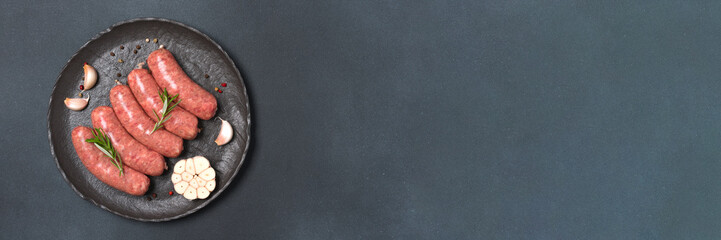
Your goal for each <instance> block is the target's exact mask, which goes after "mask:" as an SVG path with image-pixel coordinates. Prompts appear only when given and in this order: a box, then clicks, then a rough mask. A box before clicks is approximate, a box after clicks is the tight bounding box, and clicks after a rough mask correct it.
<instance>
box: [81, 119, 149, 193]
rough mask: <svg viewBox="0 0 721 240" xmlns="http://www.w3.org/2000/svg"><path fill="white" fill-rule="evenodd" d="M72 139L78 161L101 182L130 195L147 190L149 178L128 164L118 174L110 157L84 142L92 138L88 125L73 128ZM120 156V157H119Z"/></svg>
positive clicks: (91, 144)
mask: <svg viewBox="0 0 721 240" xmlns="http://www.w3.org/2000/svg"><path fill="white" fill-rule="evenodd" d="M71 134H72V139H73V146H74V147H75V152H77V153H78V157H80V161H81V162H82V163H83V165H85V167H86V168H87V169H88V171H90V173H92V174H93V175H95V177H96V178H98V179H99V180H100V181H101V182H104V183H105V184H107V185H109V186H111V187H113V188H115V189H118V190H120V191H123V192H126V193H128V194H131V195H136V196H142V195H143V194H145V192H147V191H148V187H149V186H150V179H149V178H148V177H147V176H145V175H143V174H142V173H140V172H138V171H135V170H133V169H131V168H129V167H128V166H123V175H122V176H120V172H119V171H118V168H116V167H115V165H113V163H111V162H110V161H111V159H110V158H109V157H107V156H105V154H103V152H101V151H100V150H98V148H97V147H95V144H93V143H89V142H85V139H89V138H93V133H92V130H91V129H90V128H88V127H84V126H78V127H75V129H73V132H72V133H71ZM121 158H122V157H121Z"/></svg>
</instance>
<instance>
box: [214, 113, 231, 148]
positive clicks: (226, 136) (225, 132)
mask: <svg viewBox="0 0 721 240" xmlns="http://www.w3.org/2000/svg"><path fill="white" fill-rule="evenodd" d="M220 121H223V123H222V124H221V126H220V132H219V133H218V137H217V138H215V144H218V146H221V145H225V144H226V143H228V142H230V139H233V126H230V123H228V121H225V120H223V119H222V118H220Z"/></svg>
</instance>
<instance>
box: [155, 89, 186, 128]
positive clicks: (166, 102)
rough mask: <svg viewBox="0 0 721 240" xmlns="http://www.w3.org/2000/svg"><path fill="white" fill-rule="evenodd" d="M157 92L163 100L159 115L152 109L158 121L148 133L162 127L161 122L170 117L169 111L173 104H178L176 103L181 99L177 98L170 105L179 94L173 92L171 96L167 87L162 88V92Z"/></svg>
mask: <svg viewBox="0 0 721 240" xmlns="http://www.w3.org/2000/svg"><path fill="white" fill-rule="evenodd" d="M158 94H159V95H160V100H162V101H163V109H160V114H161V116H158V113H157V112H155V110H153V114H155V118H156V119H158V122H156V123H155V127H153V131H151V132H150V133H153V132H155V130H158V129H159V128H161V127H163V123H165V121H168V119H169V118H170V111H173V108H175V106H178V103H180V101H181V100H182V99H178V102H176V103H175V104H173V105H172V106H171V105H170V104H172V103H173V101H175V99H177V98H178V96H179V95H180V94H175V96H172V97H171V96H170V94H169V93H168V89H167V88H165V89H163V91H162V92H161V91H160V90H158Z"/></svg>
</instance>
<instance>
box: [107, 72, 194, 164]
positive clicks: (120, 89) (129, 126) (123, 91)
mask: <svg viewBox="0 0 721 240" xmlns="http://www.w3.org/2000/svg"><path fill="white" fill-rule="evenodd" d="M110 104H112V105H113V112H115V116H117V117H118V120H120V124H122V125H123V127H124V128H125V130H127V131H128V133H130V135H132V136H133V137H134V138H135V140H138V142H140V143H142V144H143V145H145V146H147V147H148V148H150V150H153V151H156V152H158V153H160V154H162V155H163V156H166V157H170V158H174V157H177V156H178V155H180V152H182V151H183V139H181V138H180V137H178V136H175V135H173V134H172V133H170V132H168V131H165V130H164V129H162V128H161V129H158V130H155V132H153V127H154V126H155V122H154V121H153V120H152V119H150V117H148V115H145V112H143V108H141V107H140V104H138V101H136V100H135V97H134V96H133V93H132V92H131V91H130V88H129V87H128V86H125V85H117V86H115V87H113V89H110ZM151 132H152V133H151Z"/></svg>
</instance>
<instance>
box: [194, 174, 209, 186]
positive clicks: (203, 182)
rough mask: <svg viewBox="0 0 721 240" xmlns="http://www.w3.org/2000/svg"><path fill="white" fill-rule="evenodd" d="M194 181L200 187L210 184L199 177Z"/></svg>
mask: <svg viewBox="0 0 721 240" xmlns="http://www.w3.org/2000/svg"><path fill="white" fill-rule="evenodd" d="M193 179H194V180H195V181H196V182H198V186H205V184H206V183H208V181H205V180H203V179H202V178H200V177H198V176H196V177H194V178H193Z"/></svg>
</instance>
